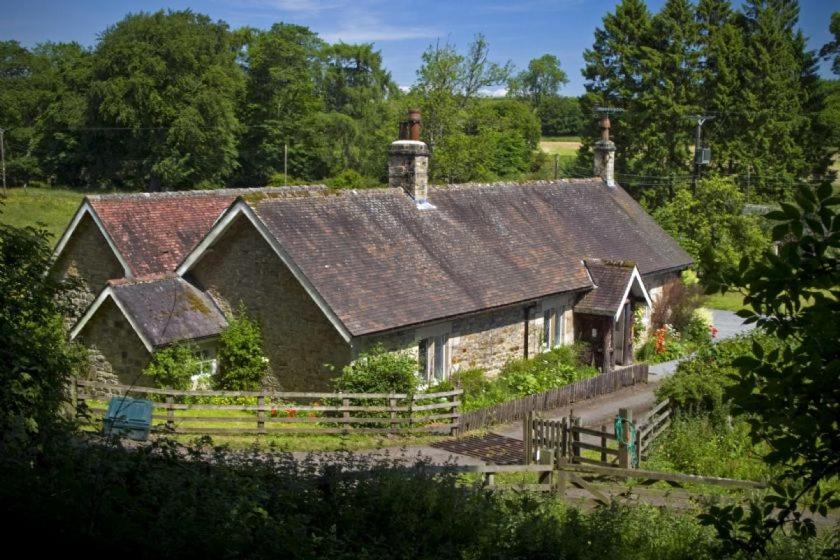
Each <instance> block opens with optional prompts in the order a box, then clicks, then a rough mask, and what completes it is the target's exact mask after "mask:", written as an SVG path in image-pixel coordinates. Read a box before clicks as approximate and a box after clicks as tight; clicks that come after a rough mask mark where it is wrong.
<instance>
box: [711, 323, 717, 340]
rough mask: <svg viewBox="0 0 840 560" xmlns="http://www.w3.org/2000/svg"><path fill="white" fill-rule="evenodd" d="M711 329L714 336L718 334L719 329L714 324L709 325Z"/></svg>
mask: <svg viewBox="0 0 840 560" xmlns="http://www.w3.org/2000/svg"><path fill="white" fill-rule="evenodd" d="M709 330H710V331H712V338H715V337H716V336H717V333H718V330H717V329H716V328H715V327H714V325H709Z"/></svg>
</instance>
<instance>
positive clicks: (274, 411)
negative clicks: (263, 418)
mask: <svg viewBox="0 0 840 560" xmlns="http://www.w3.org/2000/svg"><path fill="white" fill-rule="evenodd" d="M271 417H272V418H277V407H276V406H272V407H271Z"/></svg>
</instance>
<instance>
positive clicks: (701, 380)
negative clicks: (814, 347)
mask: <svg viewBox="0 0 840 560" xmlns="http://www.w3.org/2000/svg"><path fill="white" fill-rule="evenodd" d="M755 339H760V340H762V341H765V340H766V341H768V342H769V340H770V339H769V338H768V337H767V336H766V335H763V334H760V333H751V334H748V335H741V336H739V337H736V338H732V339H729V340H724V341H721V342H719V343H717V344H714V345H710V346H708V347H706V348H703V349H701V350H700V351H699V352H698V353H697V355H696V356H694V357H692V358H691V359H688V360H685V361H683V362H680V364H679V365H678V366H677V371H676V372H675V373H674V375H672V376H671V377H669V378H668V379H666V380H665V381H664V382H663V383H662V385H661V386H660V387H659V389H657V391H656V396H657V398H658V399H660V400H662V399H666V398H668V399H671V403H672V406H674V407H676V408H677V409H683V410H689V411H693V412H698V411H704V410H705V411H712V410H715V409H718V408H720V407H721V406H723V405H724V404H726V403H725V402H724V390H725V388H726V387H727V386H729V385H731V384H732V383H733V382H734V376H736V375H737V373H738V371H737V369H736V368H735V367H734V366H733V365H732V363H733V361H734V360H735V359H736V358H738V357H739V356H745V355H749V354H750V353H751V352H752V341H753V340H755Z"/></svg>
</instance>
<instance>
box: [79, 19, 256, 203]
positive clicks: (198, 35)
mask: <svg viewBox="0 0 840 560" xmlns="http://www.w3.org/2000/svg"><path fill="white" fill-rule="evenodd" d="M236 56H237V52H236V46H235V44H234V42H233V40H232V35H231V33H230V31H229V30H228V26H227V24H225V23H222V22H216V23H214V22H212V21H211V20H210V18H208V17H207V16H204V15H198V14H194V13H192V12H190V11H182V12H173V11H169V12H163V11H160V12H156V13H153V14H150V13H139V14H133V15H129V16H127V17H126V18H125V19H123V20H122V21H120V22H119V23H117V24H116V25H114V26H113V27H110V28H108V29H107V30H106V31H105V32H104V33H103V34H102V35H101V38H100V41H99V44H98V45H97V48H96V52H95V54H94V57H93V70H92V72H93V81H92V84H91V99H90V111H91V117H90V123H91V126H93V127H95V128H97V129H98V133H97V134H96V136H95V138H94V144H93V145H94V151H93V152H92V153H91V158H92V165H91V168H90V169H91V175H92V180H94V181H95V182H97V183H102V184H113V185H118V186H124V187H127V188H142V187H146V188H149V189H152V190H157V189H161V188H173V189H177V188H195V187H201V186H218V185H222V184H224V182H225V180H226V179H227V178H228V177H229V176H230V174H231V173H232V172H233V170H234V169H235V167H236V155H237V133H238V130H239V121H238V119H237V115H236V107H237V105H238V103H239V101H240V99H241V94H242V90H243V85H244V80H243V75H242V72H241V70H240V69H239V67H238V66H237V65H236Z"/></svg>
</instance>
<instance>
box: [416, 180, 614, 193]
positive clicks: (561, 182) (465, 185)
mask: <svg viewBox="0 0 840 560" xmlns="http://www.w3.org/2000/svg"><path fill="white" fill-rule="evenodd" d="M592 182H598V183H602V182H603V180H602V179H601V178H600V177H568V178H562V179H531V180H527V181H490V182H487V183H483V182H478V181H472V182H466V183H447V184H444V185H429V187H433V188H438V189H446V190H449V189H465V188H467V189H474V188H477V187H542V186H551V185H583V184H589V183H592Z"/></svg>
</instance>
